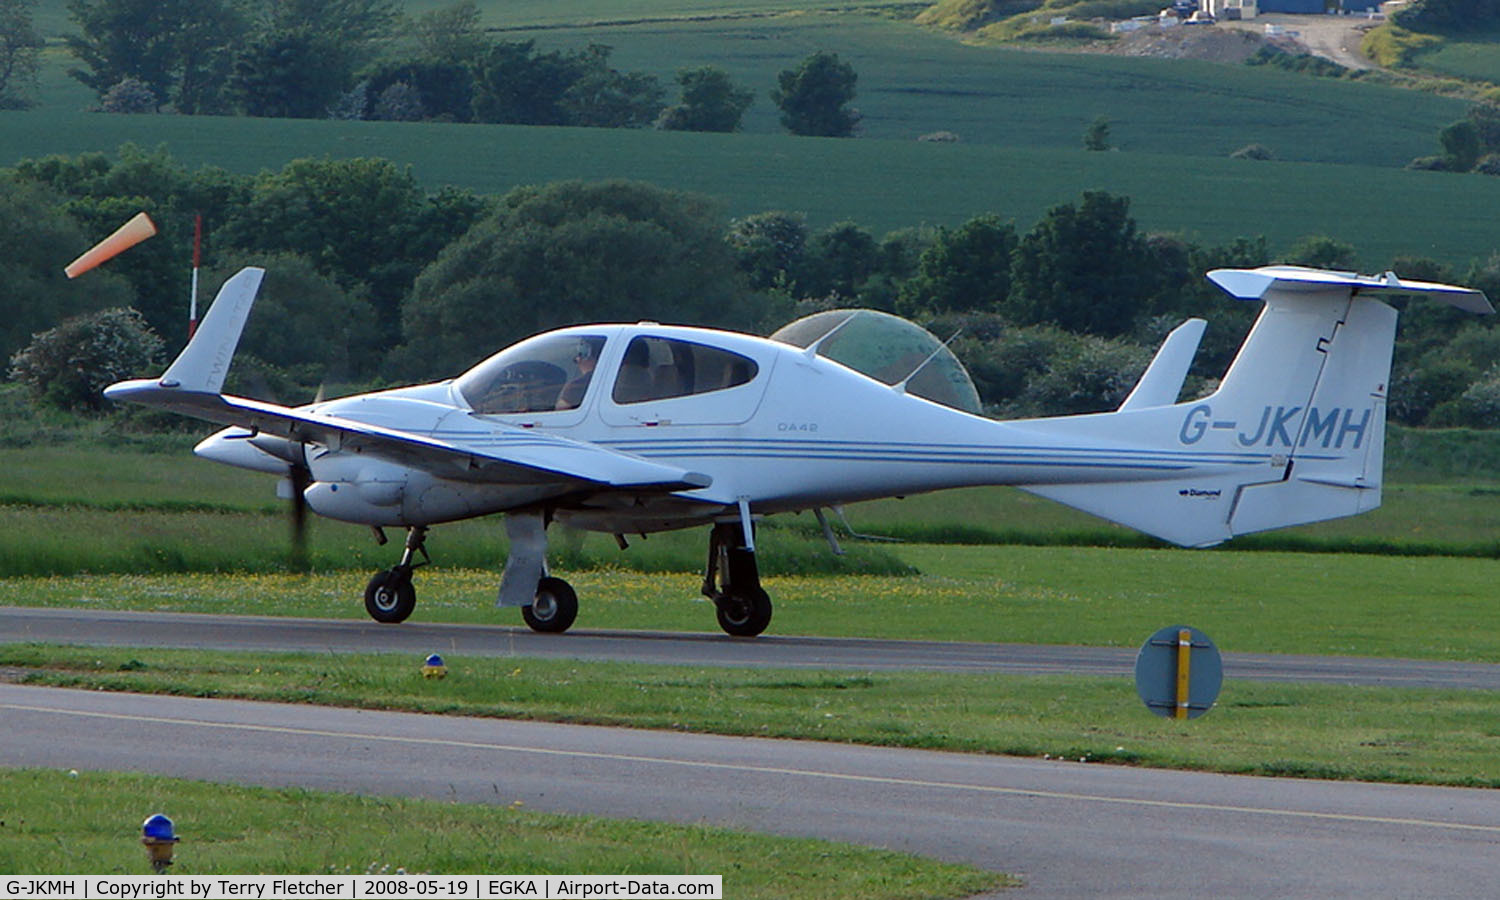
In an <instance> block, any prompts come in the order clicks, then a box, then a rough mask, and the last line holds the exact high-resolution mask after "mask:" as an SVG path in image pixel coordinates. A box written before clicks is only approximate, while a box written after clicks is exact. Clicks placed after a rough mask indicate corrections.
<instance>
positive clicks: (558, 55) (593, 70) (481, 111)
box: [474, 41, 662, 128]
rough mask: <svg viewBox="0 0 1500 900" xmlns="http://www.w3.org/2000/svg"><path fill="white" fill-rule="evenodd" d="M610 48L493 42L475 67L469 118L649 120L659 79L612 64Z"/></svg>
mask: <svg viewBox="0 0 1500 900" xmlns="http://www.w3.org/2000/svg"><path fill="white" fill-rule="evenodd" d="M611 52H612V51H611V48H609V47H608V46H606V45H604V44H590V45H588V47H586V48H584V49H583V50H580V51H576V52H573V53H566V54H565V53H562V52H559V51H556V50H554V51H552V52H551V53H542V54H539V53H537V52H536V50H535V45H534V43H533V42H532V41H522V42H520V43H505V44H496V45H494V46H492V47H490V48H489V50H488V51H487V52H486V53H485V54H484V55H483V56H482V57H481V58H480V60H479V62H478V64H477V66H476V72H475V78H474V117H475V118H476V119H478V120H479V121H481V122H493V123H497V124H511V125H582V126H590V127H597V128H630V127H640V126H642V125H647V124H650V122H651V121H652V120H654V119H655V118H656V116H657V114H658V113H659V112H660V111H661V97H662V89H661V85H660V83H658V82H657V80H656V78H655V76H652V75H647V74H644V73H640V72H620V71H617V70H615V69H613V68H611V67H610V65H609V57H610V53H611Z"/></svg>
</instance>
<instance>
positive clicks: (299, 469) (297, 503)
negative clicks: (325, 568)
mask: <svg viewBox="0 0 1500 900" xmlns="http://www.w3.org/2000/svg"><path fill="white" fill-rule="evenodd" d="M250 444H251V445H252V446H254V447H255V448H256V449H258V450H263V451H265V452H266V453H269V454H271V455H272V456H274V457H276V458H277V459H280V460H282V461H284V462H285V463H286V483H287V486H288V488H289V494H288V496H287V498H286V499H287V500H289V501H291V507H290V515H289V521H290V522H291V526H292V546H291V553H290V555H289V557H288V560H287V564H288V566H289V567H290V568H291V570H292V571H294V572H306V571H307V570H308V568H309V567H310V561H309V559H308V555H307V497H306V495H305V492H306V490H307V489H308V487H309V486H311V485H312V483H313V477H312V469H311V468H310V467H309V466H308V465H307V445H306V444H304V443H302V442H301V441H294V440H291V439H289V438H284V437H277V436H275V435H271V434H257V435H254V436H252V437H251V438H250Z"/></svg>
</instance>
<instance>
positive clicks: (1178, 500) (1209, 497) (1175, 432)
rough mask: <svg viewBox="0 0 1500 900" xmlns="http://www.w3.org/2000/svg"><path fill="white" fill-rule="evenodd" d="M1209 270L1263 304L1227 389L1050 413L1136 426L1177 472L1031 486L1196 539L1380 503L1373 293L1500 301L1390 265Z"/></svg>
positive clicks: (1133, 430) (1379, 380)
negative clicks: (1371, 272)
mask: <svg viewBox="0 0 1500 900" xmlns="http://www.w3.org/2000/svg"><path fill="white" fill-rule="evenodd" d="M1209 278H1210V279H1212V280H1213V281H1214V283H1215V284H1218V285H1219V286H1220V287H1222V288H1224V289H1225V290H1226V291H1228V292H1229V293H1231V294H1233V295H1234V296H1236V297H1239V298H1241V299H1247V300H1261V301H1263V302H1264V303H1265V308H1264V309H1262V310H1261V314H1260V317H1259V318H1258V319H1257V320H1256V322H1255V326H1254V327H1253V328H1252V329H1251V330H1250V334H1249V336H1248V337H1246V339H1245V344H1244V346H1243V347H1242V348H1241V349H1240V353H1239V355H1238V356H1237V357H1235V360H1234V362H1233V364H1231V366H1230V368H1229V371H1228V372H1227V373H1225V375H1224V379H1223V381H1222V383H1221V385H1220V387H1219V390H1218V391H1216V392H1214V393H1213V394H1212V395H1210V396H1208V397H1205V398H1203V399H1201V400H1195V401H1191V402H1188V403H1182V404H1177V405H1174V406H1168V407H1162V406H1154V405H1153V406H1148V407H1147V408H1138V407H1137V406H1135V405H1133V404H1130V403H1128V402H1127V405H1126V406H1125V407H1122V408H1121V410H1120V411H1118V412H1115V413H1108V414H1103V415H1099V416H1096V417H1092V418H1091V419H1089V420H1088V422H1084V421H1082V420H1079V419H1074V420H1072V422H1071V423H1069V422H1068V420H1056V421H1057V422H1058V425H1056V426H1049V430H1053V431H1057V430H1058V429H1060V427H1063V426H1064V424H1065V423H1067V424H1068V425H1069V426H1071V427H1070V428H1069V433H1070V434H1071V433H1074V432H1076V431H1077V430H1079V428H1080V427H1087V428H1088V429H1089V430H1090V431H1091V432H1094V433H1096V434H1101V433H1103V430H1102V428H1101V426H1102V425H1103V424H1104V423H1105V422H1106V421H1107V422H1109V423H1111V425H1112V426H1113V427H1112V428H1111V429H1110V431H1113V432H1116V433H1124V434H1130V435H1133V436H1134V437H1136V439H1137V440H1139V441H1141V444H1140V445H1139V446H1141V447H1143V448H1144V447H1149V448H1151V449H1150V450H1149V451H1148V452H1154V453H1158V454H1160V455H1161V458H1162V459H1164V460H1169V461H1171V462H1172V463H1173V464H1174V465H1176V466H1177V471H1175V472H1174V473H1172V474H1171V475H1170V476H1169V477H1166V478H1159V479H1145V478H1143V479H1140V480H1136V481H1127V482H1122V483H1121V482H1117V483H1109V484H1103V483H1067V484H1050V485H1028V486H1026V490H1028V491H1031V492H1032V493H1035V494H1038V495H1041V496H1044V497H1049V498H1051V499H1053V500H1057V501H1059V502H1061V503H1066V504H1068V505H1069V506H1074V507H1077V508H1079V509H1082V510H1084V511H1085V512H1089V513H1093V514H1094V515H1097V516H1101V517H1103V518H1106V519H1109V520H1111V521H1115V522H1119V523H1121V524H1124V525H1129V526H1130V527H1132V528H1136V529H1139V530H1141V531H1144V532H1146V533H1148V534H1153V535H1156V536H1157V537H1161V538H1163V539H1165V540H1169V541H1172V542H1174V543H1178V544H1183V545H1187V546H1204V545H1209V544H1215V543H1218V542H1220V541H1224V540H1227V539H1229V538H1231V537H1234V536H1235V535H1238V534H1247V533H1250V532H1254V531H1264V530H1266V529H1269V528H1281V527H1285V526H1289V525H1301V524H1305V523H1308V522H1318V521H1322V520H1324V519H1334V518H1339V517H1342V516H1350V515H1354V514H1356V513H1361V512H1366V511H1368V510H1371V509H1374V508H1375V507H1377V506H1379V505H1380V489H1381V479H1382V475H1381V469H1382V465H1383V460H1384V450H1385V414H1386V396H1387V389H1388V387H1389V383H1390V370H1391V351H1392V347H1393V345H1394V342H1395V335H1396V311H1395V310H1394V309H1392V308H1391V307H1389V306H1387V305H1386V304H1384V303H1381V302H1380V301H1378V300H1376V299H1373V298H1372V297H1371V296H1369V295H1370V294H1374V293H1379V292H1395V293H1412V294H1426V295H1430V296H1433V297H1436V298H1437V299H1441V300H1444V301H1446V302H1449V303H1451V304H1453V305H1454V306H1457V307H1459V308H1461V309H1465V310H1469V311H1472V312H1481V313H1482V312H1493V309H1492V308H1491V307H1490V304H1489V301H1488V300H1487V299H1486V298H1485V296H1484V294H1482V293H1480V292H1478V291H1473V290H1469V289H1467V288H1459V287H1452V286H1450V285H1440V284H1429V283H1426V282H1410V281H1402V280H1401V279H1399V278H1397V277H1396V276H1394V275H1390V274H1387V275H1386V276H1382V277H1370V276H1361V275H1353V274H1350V273H1346V272H1327V271H1323V270H1319V269H1304V268H1299V267H1294V266H1267V267H1263V268H1260V269H1249V270H1241V269H1221V270H1217V271H1214V272H1211V273H1209ZM1152 368H1153V369H1154V368H1156V363H1154V362H1153V364H1152ZM1144 380H1145V379H1143V381H1144ZM1151 396H1152V397H1153V398H1154V399H1159V398H1160V396H1161V393H1160V391H1157V390H1155V389H1153V393H1152V395H1151ZM1038 424H1045V423H1038Z"/></svg>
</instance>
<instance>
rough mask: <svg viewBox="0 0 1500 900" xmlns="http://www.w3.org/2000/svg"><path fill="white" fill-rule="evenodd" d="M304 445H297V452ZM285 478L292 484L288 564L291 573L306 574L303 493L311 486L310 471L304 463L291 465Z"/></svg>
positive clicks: (305, 530)
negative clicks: (289, 556) (290, 543)
mask: <svg viewBox="0 0 1500 900" xmlns="http://www.w3.org/2000/svg"><path fill="white" fill-rule="evenodd" d="M305 446H306V445H304V444H298V445H297V448H298V449H299V450H301V449H303V448H304V447H305ZM287 478H288V479H289V480H290V481H291V483H292V513H291V520H292V555H291V559H290V560H289V564H290V566H291V569H292V571H293V572H306V571H308V569H310V568H311V565H310V561H309V560H308V557H307V497H306V496H304V494H303V492H304V491H306V490H307V488H308V486H309V485H311V484H312V470H310V469H308V467H307V465H306V464H305V463H292V464H291V465H290V466H288V467H287Z"/></svg>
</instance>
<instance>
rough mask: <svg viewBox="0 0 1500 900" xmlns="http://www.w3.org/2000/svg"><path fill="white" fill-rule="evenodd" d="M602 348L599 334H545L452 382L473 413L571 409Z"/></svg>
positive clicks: (579, 398)
mask: <svg viewBox="0 0 1500 900" xmlns="http://www.w3.org/2000/svg"><path fill="white" fill-rule="evenodd" d="M603 349H604V338H603V337H602V336H600V335H576V334H568V335H562V334H544V335H541V336H540V337H535V338H531V339H530V340H526V341H522V342H521V343H519V344H517V345H515V346H514V347H510V348H507V349H505V350H502V351H501V352H499V353H497V354H495V355H494V356H492V357H490V358H489V359H487V360H485V361H484V362H482V363H480V364H479V365H477V366H475V367H474V368H472V369H470V370H469V371H467V372H465V373H464V374H463V375H460V376H459V378H458V380H457V381H456V382H455V383H454V386H455V387H456V388H457V389H458V392H459V394H461V395H462V396H463V398H464V400H465V402H467V403H468V404H469V406H470V407H472V408H473V410H474V411H475V412H478V413H487V414H501V413H528V412H543V411H550V410H558V409H573V408H575V407H577V406H578V404H580V403H582V402H583V396H584V394H585V393H586V392H587V391H588V387H589V383H590V382H591V381H592V380H593V377H594V366H595V365H596V364H597V363H598V361H599V354H600V352H601V351H602V350H603Z"/></svg>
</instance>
